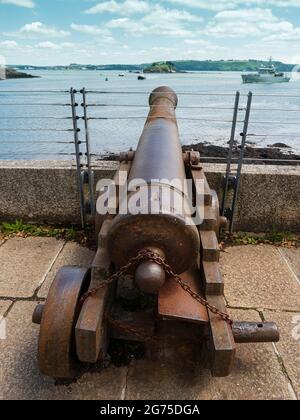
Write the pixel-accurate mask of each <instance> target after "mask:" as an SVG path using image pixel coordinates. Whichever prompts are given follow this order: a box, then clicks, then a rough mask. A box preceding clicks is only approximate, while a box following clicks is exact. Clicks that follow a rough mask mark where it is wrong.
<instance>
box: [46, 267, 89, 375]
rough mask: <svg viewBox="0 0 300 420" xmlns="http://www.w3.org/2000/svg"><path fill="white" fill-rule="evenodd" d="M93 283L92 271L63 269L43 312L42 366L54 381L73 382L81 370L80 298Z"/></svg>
mask: <svg viewBox="0 0 300 420" xmlns="http://www.w3.org/2000/svg"><path fill="white" fill-rule="evenodd" d="M89 282H90V270H89V269H86V268H82V267H71V266H70V267H68V266H66V267H63V268H61V269H60V270H59V272H58V273H57V275H56V277H55V279H54V281H53V283H52V285H51V287H50V291H49V294H48V297H47V301H46V304H45V307H44V310H43V315H42V320H41V326H40V335H39V344H38V363H39V368H40V371H41V372H42V373H43V374H44V375H47V376H51V377H52V378H73V377H74V376H75V375H76V372H77V368H78V359H77V356H76V350H75V335H74V328H75V324H76V321H77V318H78V315H79V311H80V308H81V304H80V298H81V296H82V294H83V293H84V292H85V291H86V289H87V288H88V286H89Z"/></svg>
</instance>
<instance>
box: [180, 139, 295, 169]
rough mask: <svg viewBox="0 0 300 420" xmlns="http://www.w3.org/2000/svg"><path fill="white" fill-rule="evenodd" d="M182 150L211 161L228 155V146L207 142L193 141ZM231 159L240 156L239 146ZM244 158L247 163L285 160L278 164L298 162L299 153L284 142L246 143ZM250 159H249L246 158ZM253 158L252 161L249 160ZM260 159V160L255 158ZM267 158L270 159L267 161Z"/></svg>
mask: <svg viewBox="0 0 300 420" xmlns="http://www.w3.org/2000/svg"><path fill="white" fill-rule="evenodd" d="M182 149H183V151H187V150H192V149H193V150H195V151H198V152H200V154H201V156H202V157H204V158H215V159H213V160H211V161H212V162H222V161H224V158H227V156H228V151H229V149H228V147H224V146H215V145H213V144H209V143H203V142H199V143H195V144H192V145H186V146H183V147H182ZM232 156H233V159H235V160H236V159H238V158H239V156H240V147H239V146H237V145H236V146H235V147H234V149H233V154H232ZM244 157H245V159H247V163H257V164H259V163H270V164H274V162H273V161H272V160H274V159H275V160H278V161H280V159H281V160H286V161H287V162H278V164H288V163H289V162H288V161H292V160H298V161H299V164H300V155H297V154H296V153H294V152H293V150H292V149H291V148H290V147H289V146H287V145H286V144H284V143H275V144H273V145H270V146H268V147H255V146H249V145H247V146H246V148H245V155H244ZM248 159H250V160H248ZM251 159H253V161H252V160H251ZM257 159H260V160H257ZM268 160H270V161H269V162H268Z"/></svg>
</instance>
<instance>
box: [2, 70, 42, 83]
mask: <svg viewBox="0 0 300 420" xmlns="http://www.w3.org/2000/svg"><path fill="white" fill-rule="evenodd" d="M5 72H6V77H5V78H4V79H33V78H36V77H39V76H33V75H32V74H27V73H21V72H19V71H17V70H15V69H12V68H6V69H5ZM0 74H1V72H0ZM4 79H1V77H0V80H4Z"/></svg>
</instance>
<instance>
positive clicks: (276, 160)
mask: <svg viewBox="0 0 300 420" xmlns="http://www.w3.org/2000/svg"><path fill="white" fill-rule="evenodd" d="M201 159H203V160H204V159H206V160H224V161H226V160H227V158H225V157H218V156H216V157H213V156H203V155H202V156H201ZM232 161H234V163H237V162H238V158H237V157H234V158H232ZM244 161H261V162H294V163H300V159H268V158H266V159H264V158H255V157H253V158H250V157H249V158H244Z"/></svg>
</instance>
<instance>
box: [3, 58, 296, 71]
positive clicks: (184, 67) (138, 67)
mask: <svg viewBox="0 0 300 420" xmlns="http://www.w3.org/2000/svg"><path fill="white" fill-rule="evenodd" d="M172 63H173V64H174V66H175V68H176V71H177V72H178V73H181V72H195V71H206V72H211V71H221V72H224V71H228V72H229V71H237V72H243V71H247V72H249V71H257V70H258V68H259V67H260V66H261V65H268V61H263V60H202V61H198V60H179V61H178V60H175V61H172ZM273 63H274V65H275V66H276V68H277V70H278V71H282V72H290V71H292V70H293V68H294V66H295V65H294V64H286V63H282V62H281V61H274V62H273ZM152 65H153V64H152V63H145V64H104V65H97V64H70V65H65V66H62V65H54V66H33V65H29V64H26V65H23V64H22V65H21V64H19V65H9V66H8V67H9V68H14V69H16V70H21V71H29V72H30V71H34V70H96V71H105V70H107V71H110V70H112V71H114V70H115V71H143V70H144V69H147V67H149V66H152Z"/></svg>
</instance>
